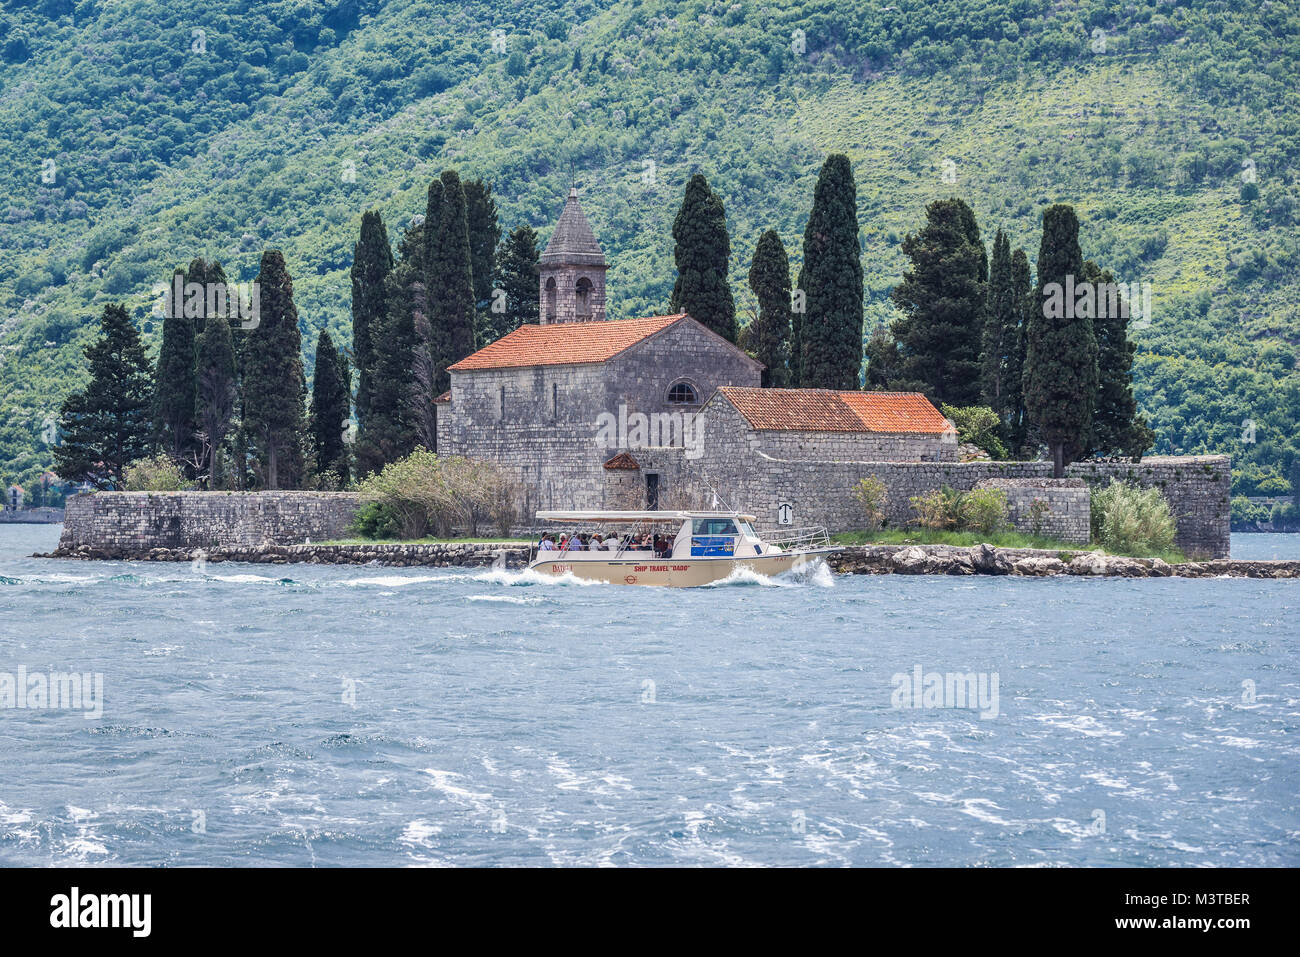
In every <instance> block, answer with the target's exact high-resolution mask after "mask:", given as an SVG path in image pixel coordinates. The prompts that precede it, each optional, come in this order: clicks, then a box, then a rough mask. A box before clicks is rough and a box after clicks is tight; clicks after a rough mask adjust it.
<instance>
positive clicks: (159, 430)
mask: <svg viewBox="0 0 1300 957" xmlns="http://www.w3.org/2000/svg"><path fill="white" fill-rule="evenodd" d="M171 279H172V281H171V282H170V283H169V284H168V287H167V289H168V295H167V309H166V312H165V314H164V315H163V323H162V345H161V346H160V347H159V349H158V365H157V367H156V368H155V370H154V375H155V379H154V432H155V437H156V440H157V443H158V447H159V448H160V449H162V451H163V452H164V453H166V454H167V455H168V456H169V457H170V458H171V459H172V461H173V462H176V463H180V464H182V465H189V464H190V462H191V461H192V459H193V458H194V457H195V452H196V450H197V446H198V442H197V439H196V432H197V431H198V422H197V421H196V418H195V413H196V409H197V401H198V400H197V395H196V388H195V361H196V359H197V350H196V348H195V339H196V334H195V330H196V329H201V328H202V327H203V318H204V312H205V311H206V284H207V281H208V277H207V264H206V263H205V262H204V261H203V260H202V259H195V260H194V261H193V262H191V263H190V267H189V269H188V270H181V269H177V270H175V272H174V273H173V274H172V277H171ZM178 280H179V283H180V285H181V287H182V292H183V295H182V296H181V297H180V298H179V299H178V298H177V297H176V296H175V294H174V290H175V289H176V285H177V281H178ZM196 290H197V291H196Z"/></svg>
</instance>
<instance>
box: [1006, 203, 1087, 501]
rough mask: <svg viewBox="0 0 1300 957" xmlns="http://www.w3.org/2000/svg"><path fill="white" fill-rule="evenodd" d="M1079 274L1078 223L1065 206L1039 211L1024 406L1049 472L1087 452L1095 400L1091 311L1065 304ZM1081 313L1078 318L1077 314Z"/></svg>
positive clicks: (1061, 469) (1057, 473)
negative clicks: (1046, 453) (1049, 462)
mask: <svg viewBox="0 0 1300 957" xmlns="http://www.w3.org/2000/svg"><path fill="white" fill-rule="evenodd" d="M1082 271H1083V254H1082V253H1081V252H1080V250H1079V220H1078V217H1077V216H1075V213H1074V208H1073V207H1071V206H1068V205H1065V204H1057V205H1054V206H1049V207H1048V208H1047V209H1046V210H1044V211H1043V238H1042V243H1041V245H1040V246H1039V249H1038V286H1037V288H1036V289H1035V292H1034V308H1033V311H1032V312H1031V313H1030V321H1029V328H1028V332H1027V343H1026V349H1025V373H1024V381H1025V408H1026V410H1027V411H1028V413H1029V417H1030V420H1031V423H1032V424H1033V425H1034V426H1035V427H1036V429H1037V431H1038V434H1039V436H1040V438H1041V439H1042V441H1044V442H1045V443H1047V446H1048V448H1049V450H1050V451H1051V455H1052V463H1053V473H1054V474H1055V476H1056V477H1057V478H1061V477H1062V476H1064V474H1065V466H1066V465H1068V464H1069V463H1070V462H1071V461H1073V460H1074V459H1076V458H1078V457H1079V456H1080V455H1082V454H1083V452H1084V451H1086V449H1087V448H1088V445H1089V439H1090V430H1091V426H1092V412H1093V406H1094V404H1095V402H1096V398H1097V338H1096V335H1095V334H1094V332H1093V322H1092V319H1091V317H1090V316H1089V315H1088V312H1089V310H1086V309H1076V308H1075V303H1074V302H1069V303H1067V302H1065V296H1064V291H1065V290H1066V289H1067V288H1073V287H1074V285H1075V284H1076V283H1077V282H1078V281H1079V280H1080V278H1081V274H1082ZM1080 313H1082V315H1081V314H1080Z"/></svg>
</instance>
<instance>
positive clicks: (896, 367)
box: [866, 323, 914, 391]
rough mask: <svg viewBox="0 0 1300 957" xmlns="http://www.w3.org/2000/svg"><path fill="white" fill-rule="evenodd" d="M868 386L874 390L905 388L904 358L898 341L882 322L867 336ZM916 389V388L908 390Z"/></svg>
mask: <svg viewBox="0 0 1300 957" xmlns="http://www.w3.org/2000/svg"><path fill="white" fill-rule="evenodd" d="M866 352H867V388H868V389H872V390H881V389H893V388H903V387H902V386H900V385H899V383H900V382H901V377H902V374H903V360H902V357H901V356H900V355H899V352H898V343H897V341H895V339H894V337H893V336H892V335H890V333H889V330H888V329H887V328H885V325H884V324H883V323H881V324H880V325H878V326H876V327H875V328H874V329H872V330H871V335H869V336H868V337H867V346H866ZM906 391H914V390H906Z"/></svg>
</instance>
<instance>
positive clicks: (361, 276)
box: [352, 209, 393, 422]
mask: <svg viewBox="0 0 1300 957" xmlns="http://www.w3.org/2000/svg"><path fill="white" fill-rule="evenodd" d="M392 269H393V250H392V247H390V246H389V245H388V230H387V229H385V228H384V221H383V219H382V218H381V217H380V215H379V213H378V212H377V211H375V210H373V209H372V210H367V211H366V212H365V213H363V214H362V216H361V236H360V238H359V239H358V240H357V243H356V245H355V246H354V247H353V248H352V357H353V362H354V363H355V364H356V367H357V421H358V422H364V421H365V419H366V416H367V415H368V414H369V413H370V390H371V381H372V378H373V376H372V373H371V370H372V369H373V368H374V361H375V360H374V350H373V347H372V345H371V341H370V338H371V337H370V328H371V326H374V325H377V324H378V323H380V322H381V321H382V320H383V317H384V314H385V311H386V310H385V306H384V280H385V279H386V278H387V276H388V274H389V272H391V271H392Z"/></svg>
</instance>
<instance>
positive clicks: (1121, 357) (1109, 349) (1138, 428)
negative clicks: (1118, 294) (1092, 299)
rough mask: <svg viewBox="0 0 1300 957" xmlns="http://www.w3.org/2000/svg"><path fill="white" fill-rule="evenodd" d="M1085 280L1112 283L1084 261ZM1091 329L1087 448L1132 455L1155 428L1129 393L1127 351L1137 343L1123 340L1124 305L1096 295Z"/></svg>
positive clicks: (1112, 279)
mask: <svg viewBox="0 0 1300 957" xmlns="http://www.w3.org/2000/svg"><path fill="white" fill-rule="evenodd" d="M1083 274H1084V277H1085V279H1086V280H1087V281H1088V282H1092V283H1096V284H1098V285H1099V286H1101V287H1103V289H1106V288H1109V287H1112V286H1114V285H1115V277H1114V276H1112V275H1111V274H1110V272H1109V271H1103V270H1101V269H1100V268H1098V266H1097V264H1096V263H1094V262H1092V260H1088V261H1087V262H1085V263H1084V264H1083ZM1096 300H1097V310H1096V316H1095V318H1094V319H1093V329H1094V331H1095V333H1096V336H1097V402H1096V408H1095V409H1094V411H1093V414H1092V451H1093V452H1094V453H1095V454H1097V455H1127V456H1129V457H1131V458H1134V459H1138V458H1141V457H1142V453H1143V452H1145V451H1146V450H1147V449H1149V448H1151V445H1152V443H1153V442H1154V441H1155V433H1153V432H1152V431H1151V429H1149V428H1148V427H1147V424H1146V420H1145V419H1144V418H1143V417H1142V416H1141V415H1139V414H1138V410H1137V400H1136V399H1135V398H1134V397H1133V356H1134V354H1135V353H1136V352H1137V346H1135V345H1134V344H1133V343H1132V342H1130V341H1129V338H1128V321H1129V308H1128V304H1127V303H1125V302H1122V301H1119V302H1117V306H1118V308H1116V309H1113V310H1112V309H1111V308H1110V297H1109V296H1107V295H1103V294H1100V293H1099V294H1098V295H1097V297H1096Z"/></svg>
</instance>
